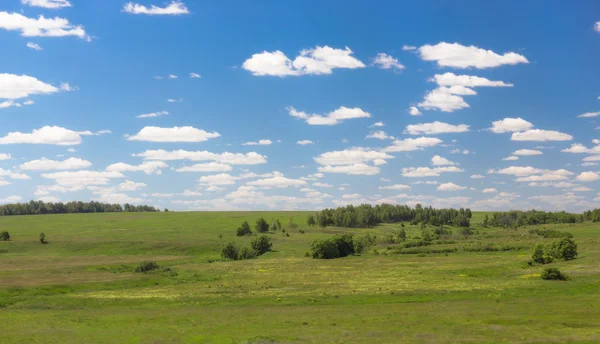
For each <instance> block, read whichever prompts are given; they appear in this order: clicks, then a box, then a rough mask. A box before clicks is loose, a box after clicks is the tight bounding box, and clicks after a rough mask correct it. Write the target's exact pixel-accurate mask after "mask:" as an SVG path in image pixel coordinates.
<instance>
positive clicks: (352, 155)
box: [314, 147, 394, 165]
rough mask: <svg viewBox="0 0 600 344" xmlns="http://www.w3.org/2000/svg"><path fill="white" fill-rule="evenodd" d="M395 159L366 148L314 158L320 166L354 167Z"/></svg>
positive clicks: (329, 153)
mask: <svg viewBox="0 0 600 344" xmlns="http://www.w3.org/2000/svg"><path fill="white" fill-rule="evenodd" d="M393 158H394V157H393V156H391V155H389V154H386V153H384V152H380V151H374V150H367V149H364V148H358V147H355V148H351V149H344V150H342V151H333V152H326V153H323V154H321V155H319V156H317V157H315V158H314V160H315V161H316V162H317V163H318V164H320V165H354V164H361V163H366V162H372V161H374V160H377V159H382V160H386V159H393Z"/></svg>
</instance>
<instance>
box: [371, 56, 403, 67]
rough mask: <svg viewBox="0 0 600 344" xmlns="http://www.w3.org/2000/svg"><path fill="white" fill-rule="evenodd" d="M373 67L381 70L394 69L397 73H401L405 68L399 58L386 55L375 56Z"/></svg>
mask: <svg viewBox="0 0 600 344" xmlns="http://www.w3.org/2000/svg"><path fill="white" fill-rule="evenodd" d="M373 65H374V66H376V67H378V68H380V69H393V70H395V71H401V70H403V69H404V68H405V67H404V65H402V64H401V63H400V62H398V59H397V58H394V57H392V56H390V55H388V54H384V53H379V54H377V56H375V58H374V59H373Z"/></svg>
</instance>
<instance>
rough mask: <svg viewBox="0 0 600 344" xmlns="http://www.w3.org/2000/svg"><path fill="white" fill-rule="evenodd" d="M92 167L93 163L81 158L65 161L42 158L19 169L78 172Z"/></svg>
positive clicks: (20, 166) (22, 165)
mask: <svg viewBox="0 0 600 344" xmlns="http://www.w3.org/2000/svg"><path fill="white" fill-rule="evenodd" d="M90 166H92V163H91V162H89V161H87V160H83V159H79V158H69V159H67V160H63V161H56V160H50V159H46V158H41V159H39V160H32V161H28V162H26V163H24V164H21V165H19V169H21V170H30V171H49V170H78V169H82V168H87V167H90Z"/></svg>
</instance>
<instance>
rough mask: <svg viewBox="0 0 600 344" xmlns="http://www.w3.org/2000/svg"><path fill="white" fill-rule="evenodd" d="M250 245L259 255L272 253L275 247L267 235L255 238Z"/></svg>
mask: <svg viewBox="0 0 600 344" xmlns="http://www.w3.org/2000/svg"><path fill="white" fill-rule="evenodd" d="M250 245H251V246H252V248H253V249H254V250H255V251H256V252H257V253H258V254H259V255H261V254H265V253H266V252H269V251H271V247H273V243H271V238H269V237H268V236H266V235H261V236H259V237H258V238H254V239H253V240H252V242H251V243H250Z"/></svg>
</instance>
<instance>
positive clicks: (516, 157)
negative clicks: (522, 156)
mask: <svg viewBox="0 0 600 344" xmlns="http://www.w3.org/2000/svg"><path fill="white" fill-rule="evenodd" d="M502 160H504V161H515V160H519V157H518V156H516V155H511V156H508V157H506V158H504V159H502Z"/></svg>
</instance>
